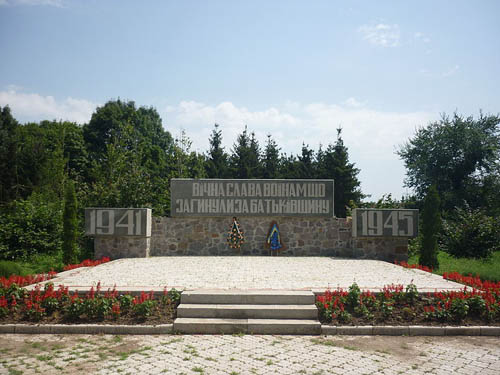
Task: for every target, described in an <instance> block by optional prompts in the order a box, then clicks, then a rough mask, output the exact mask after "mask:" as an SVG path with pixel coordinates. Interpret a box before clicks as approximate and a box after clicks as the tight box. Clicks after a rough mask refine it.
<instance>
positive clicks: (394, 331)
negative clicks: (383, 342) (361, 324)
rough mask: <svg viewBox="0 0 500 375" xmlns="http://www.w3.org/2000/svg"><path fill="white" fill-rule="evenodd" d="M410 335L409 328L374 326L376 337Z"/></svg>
mask: <svg viewBox="0 0 500 375" xmlns="http://www.w3.org/2000/svg"><path fill="white" fill-rule="evenodd" d="M409 333H410V330H409V327H407V326H373V334H374V335H385V336H403V335H408V334H409Z"/></svg>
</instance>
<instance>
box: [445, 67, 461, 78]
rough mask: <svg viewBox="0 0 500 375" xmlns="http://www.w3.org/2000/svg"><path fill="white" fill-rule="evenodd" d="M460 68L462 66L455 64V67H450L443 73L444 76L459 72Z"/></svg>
mask: <svg viewBox="0 0 500 375" xmlns="http://www.w3.org/2000/svg"><path fill="white" fill-rule="evenodd" d="M459 70H460V66H459V65H455V66H454V67H452V68H450V69H448V70H447V71H446V72H444V73H443V77H450V76H452V75H454V74H456V73H458V71H459Z"/></svg>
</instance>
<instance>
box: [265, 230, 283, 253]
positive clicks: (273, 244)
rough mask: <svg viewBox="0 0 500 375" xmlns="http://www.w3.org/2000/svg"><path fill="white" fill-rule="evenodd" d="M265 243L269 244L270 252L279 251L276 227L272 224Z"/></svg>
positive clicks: (279, 245)
mask: <svg viewBox="0 0 500 375" xmlns="http://www.w3.org/2000/svg"><path fill="white" fill-rule="evenodd" d="M267 243H268V244H269V246H270V248H271V250H279V249H281V247H282V245H281V239H280V231H279V229H278V225H276V224H273V226H272V228H271V232H270V234H269V237H268V238H267Z"/></svg>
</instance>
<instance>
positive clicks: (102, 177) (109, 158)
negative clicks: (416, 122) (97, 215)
mask: <svg viewBox="0 0 500 375" xmlns="http://www.w3.org/2000/svg"><path fill="white" fill-rule="evenodd" d="M358 174H359V169H358V168H356V166H355V164H354V163H352V162H350V160H349V153H348V148H347V147H346V145H345V144H344V142H343V139H342V131H341V129H340V128H339V129H337V130H336V132H334V136H333V139H332V141H331V143H329V144H328V145H327V146H326V147H322V146H319V148H318V149H317V150H313V149H312V148H310V147H309V145H307V144H305V143H303V145H302V148H301V150H300V151H299V152H298V153H297V154H286V153H284V152H282V151H281V148H280V147H279V145H278V144H277V142H276V140H274V139H273V138H272V136H271V135H268V137H267V140H266V142H265V144H263V145H261V144H259V142H258V140H257V138H256V136H255V133H254V132H251V131H250V130H249V129H248V128H247V127H246V126H245V128H244V130H243V131H242V132H241V134H239V135H238V136H237V139H236V140H235V142H234V144H233V146H232V148H231V149H230V150H226V149H225V148H224V147H223V146H222V129H221V126H219V125H218V124H215V125H214V126H213V130H212V132H211V136H210V138H209V144H208V150H207V151H206V152H204V153H200V152H196V151H193V150H191V141H190V139H189V137H188V136H187V135H186V133H185V132H184V131H182V132H181V134H180V136H179V137H177V138H174V137H173V136H172V135H171V133H170V132H169V131H168V130H165V128H164V127H163V124H162V121H161V118H160V116H159V114H158V112H157V111H156V109H154V108H152V107H143V106H141V107H137V106H136V105H135V103H134V102H132V101H122V100H110V101H108V102H107V103H106V104H104V105H103V106H101V107H98V108H97V109H96V110H95V112H94V113H93V114H92V117H91V119H90V121H89V122H88V123H86V124H83V125H81V126H80V125H78V124H76V123H73V122H68V121H48V120H45V121H41V122H39V123H26V124H20V123H19V122H18V121H17V120H16V119H15V118H14V117H13V116H12V114H11V111H10V109H9V107H8V106H6V107H3V108H1V107H0V254H1V257H3V258H6V259H13V258H18V257H19V256H29V255H30V254H33V253H37V252H49V251H50V249H54V248H56V249H57V248H60V247H61V246H62V240H61V231H62V226H61V224H60V223H61V221H62V213H63V201H64V197H65V188H66V186H67V185H68V184H74V187H75V196H76V200H77V201H78V205H79V210H78V212H79V217H80V222H81V221H82V220H81V219H82V215H83V210H82V208H84V207H151V208H152V209H153V213H154V215H157V216H163V215H169V213H170V192H169V190H170V179H172V178H180V177H184V178H242V179H252V178H269V179H273V178H283V179H311V178H317V179H334V180H335V197H334V199H335V215H336V216H337V217H345V216H346V215H347V213H348V209H349V207H352V206H356V205H360V204H361V200H362V199H363V198H364V195H363V193H362V192H361V189H360V181H359V179H358ZM81 224H82V223H81ZM79 238H80V242H82V244H81V245H82V247H85V244H84V243H83V242H84V241H85V239H84V238H83V236H82V235H81V233H80V236H79Z"/></svg>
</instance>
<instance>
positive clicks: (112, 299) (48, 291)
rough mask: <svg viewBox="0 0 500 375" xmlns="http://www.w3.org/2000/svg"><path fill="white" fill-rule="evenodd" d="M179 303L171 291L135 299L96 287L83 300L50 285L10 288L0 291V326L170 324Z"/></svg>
mask: <svg viewBox="0 0 500 375" xmlns="http://www.w3.org/2000/svg"><path fill="white" fill-rule="evenodd" d="M179 300H180V293H179V292H178V291H176V290H175V289H171V290H170V291H167V289H166V288H165V289H164V291H163V295H162V296H161V297H159V298H156V297H155V296H154V294H153V292H151V293H144V292H143V293H141V294H140V295H138V296H132V295H130V294H119V293H118V292H117V291H116V290H115V289H113V290H108V291H106V292H104V293H103V292H102V291H101V290H100V284H98V285H97V288H96V289H94V288H93V287H92V288H91V290H90V291H89V293H87V294H86V295H85V296H80V295H78V294H77V293H73V294H70V293H69V292H68V288H67V287H64V286H63V285H60V286H59V287H58V288H57V289H56V288H55V287H54V285H53V284H52V283H47V284H45V286H44V288H43V289H42V288H41V286H37V287H36V288H35V289H33V290H31V291H28V290H26V289H24V288H21V287H19V286H17V285H16V284H11V285H10V286H9V287H1V288H0V323H4V324H5V323H27V322H33V323H37V324H39V323H66V324H67V323H76V324H78V323H89V322H92V323H105V324H143V323H145V324H165V323H171V322H172V321H173V319H174V316H175V309H176V307H177V305H178V303H179Z"/></svg>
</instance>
